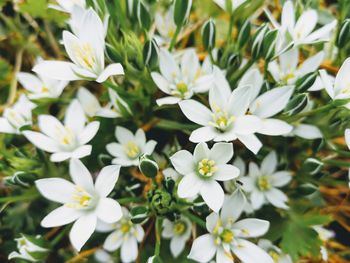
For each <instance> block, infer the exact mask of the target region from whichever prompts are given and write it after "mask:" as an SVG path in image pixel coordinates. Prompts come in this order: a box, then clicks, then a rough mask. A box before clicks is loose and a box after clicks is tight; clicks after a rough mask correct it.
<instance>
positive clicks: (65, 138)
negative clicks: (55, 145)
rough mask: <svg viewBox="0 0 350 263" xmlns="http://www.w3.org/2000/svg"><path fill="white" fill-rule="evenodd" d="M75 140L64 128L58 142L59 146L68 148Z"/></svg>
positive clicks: (71, 133) (67, 129) (66, 128)
mask: <svg viewBox="0 0 350 263" xmlns="http://www.w3.org/2000/svg"><path fill="white" fill-rule="evenodd" d="M74 140H75V135H74V132H73V130H72V129H71V128H69V127H64V129H63V130H62V132H60V142H61V144H63V145H65V146H68V145H72V144H73V142H74Z"/></svg>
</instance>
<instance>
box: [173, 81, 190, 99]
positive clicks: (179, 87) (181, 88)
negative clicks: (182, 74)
mask: <svg viewBox="0 0 350 263" xmlns="http://www.w3.org/2000/svg"><path fill="white" fill-rule="evenodd" d="M171 94H172V95H174V96H177V97H180V98H185V97H186V96H187V95H188V86H187V84H186V83H185V82H179V83H177V84H176V89H175V90H173V91H172V92H171Z"/></svg>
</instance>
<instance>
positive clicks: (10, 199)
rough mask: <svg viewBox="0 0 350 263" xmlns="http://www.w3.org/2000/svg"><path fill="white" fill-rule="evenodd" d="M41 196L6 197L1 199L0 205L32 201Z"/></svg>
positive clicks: (36, 194) (37, 194)
mask: <svg viewBox="0 0 350 263" xmlns="http://www.w3.org/2000/svg"><path fill="white" fill-rule="evenodd" d="M38 196H39V193H31V194H27V195H20V196H6V197H0V203H7V202H8V203H13V202H19V201H31V200H33V199H35V198H37V197H38Z"/></svg>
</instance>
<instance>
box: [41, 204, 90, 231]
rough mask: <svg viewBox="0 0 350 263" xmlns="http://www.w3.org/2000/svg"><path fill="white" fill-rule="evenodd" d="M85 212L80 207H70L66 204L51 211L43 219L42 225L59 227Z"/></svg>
mask: <svg viewBox="0 0 350 263" xmlns="http://www.w3.org/2000/svg"><path fill="white" fill-rule="evenodd" d="M82 215H83V213H82V212H81V211H80V210H78V209H73V208H68V207H66V206H64V205H63V206H60V207H59V208H56V209H55V210H53V211H51V212H50V213H49V214H48V215H47V216H45V217H44V219H43V220H42V221H41V223H40V224H41V226H42V227H57V226H63V225H67V224H70V223H72V222H73V221H75V220H77V219H78V218H79V217H80V216H82Z"/></svg>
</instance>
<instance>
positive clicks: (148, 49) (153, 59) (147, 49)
mask: <svg viewBox="0 0 350 263" xmlns="http://www.w3.org/2000/svg"><path fill="white" fill-rule="evenodd" d="M158 56H159V47H158V45H157V42H156V41H155V40H154V39H152V40H149V41H147V42H146V43H145V45H144V47H143V62H144V63H145V65H147V66H148V67H150V68H153V67H156V66H157V64H158Z"/></svg>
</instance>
